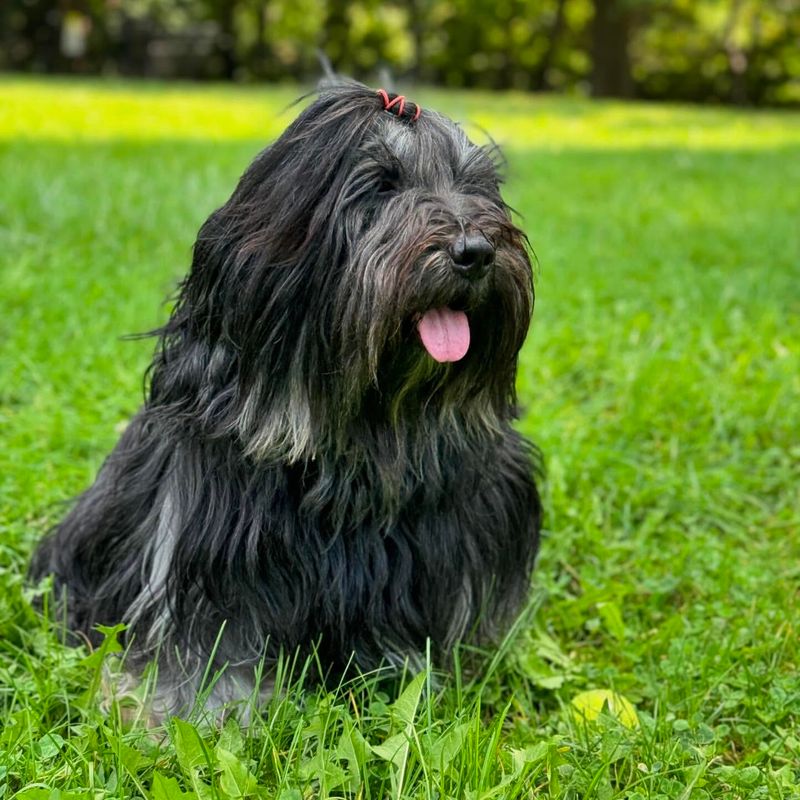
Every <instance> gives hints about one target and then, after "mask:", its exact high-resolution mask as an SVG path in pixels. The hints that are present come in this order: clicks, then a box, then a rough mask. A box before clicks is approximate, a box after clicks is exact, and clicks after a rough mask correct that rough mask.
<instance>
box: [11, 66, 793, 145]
mask: <svg viewBox="0 0 800 800" xmlns="http://www.w3.org/2000/svg"><path fill="white" fill-rule="evenodd" d="M312 89H313V87H312V86H305V87H292V86H287V87H282V88H279V89H269V90H264V89H263V88H257V87H252V88H242V87H230V86H216V87H214V88H207V87H202V86H199V85H197V84H164V85H158V84H145V85H142V84H139V83H124V84H117V83H115V84H108V83H100V82H97V81H92V80H86V81H81V82H75V81H59V82H52V83H41V82H34V81H30V80H15V79H10V78H5V79H0V96H1V97H2V100H3V102H2V105H0V140H2V139H11V138H15V137H22V138H26V139H45V140H58V141H75V140H78V141H110V140H114V139H134V140H137V141H151V140H156V139H183V140H191V141H209V140H212V141H217V140H241V139H255V140H257V141H263V140H265V139H269V138H270V137H272V136H274V135H276V134H277V133H279V132H280V131H281V130H282V129H283V128H284V127H285V126H286V124H287V123H288V122H289V121H290V120H291V119H292V117H293V115H294V113H295V111H294V109H293V108H292V104H293V103H294V101H295V100H296V99H297V98H298V97H299V96H301V95H303V94H306V93H307V92H309V91H311V90H312ZM408 92H409V96H411V97H413V98H415V99H418V100H419V101H420V103H421V104H422V105H423V106H425V105H428V106H431V107H435V108H437V109H442V110H447V112H448V113H449V114H450V115H451V116H453V117H454V118H455V119H458V120H459V121H461V122H463V123H465V124H467V125H468V126H471V127H473V129H475V132H476V135H478V136H479V135H480V133H479V130H478V129H480V128H484V129H485V130H487V131H489V132H490V133H491V135H492V136H493V137H494V138H495V139H497V140H498V141H500V142H502V143H503V144H505V145H513V146H518V147H526V146H530V147H533V146H535V147H538V148H546V149H551V150H561V149H564V148H571V147H579V148H592V149H596V148H599V149H604V148H610V147H611V148H624V149H640V148H659V147H680V148H686V149H690V150H695V149H701V150H702V149H715V150H718V149H721V150H730V149H739V148H744V147H747V148H752V149H758V150H763V149H768V148H774V147H777V146H780V145H791V144H798V143H800V119H798V117H797V115H796V114H791V113H786V112H768V111H760V112H758V113H753V114H741V113H739V112H737V111H732V110H730V109H725V108H707V109H702V110H701V109H698V108H692V107H687V106H670V105H656V104H649V105H645V104H641V105H630V104H624V103H615V102H605V103H589V102H587V101H585V100H579V99H575V100H564V99H561V98H553V97H547V96H538V97H536V96H531V95H525V94H520V93H513V92H505V93H502V94H490V93H477V92H442V91H440V90H435V89H429V88H425V87H423V88H420V89H418V90H413V89H410V90H408Z"/></svg>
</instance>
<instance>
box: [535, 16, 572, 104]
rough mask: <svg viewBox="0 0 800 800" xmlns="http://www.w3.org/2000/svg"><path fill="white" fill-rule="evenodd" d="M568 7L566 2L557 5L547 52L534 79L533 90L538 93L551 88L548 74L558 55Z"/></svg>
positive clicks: (548, 37) (549, 34) (548, 36)
mask: <svg viewBox="0 0 800 800" xmlns="http://www.w3.org/2000/svg"><path fill="white" fill-rule="evenodd" d="M566 5H567V2H566V0H558V2H557V3H556V15H555V18H554V20H553V26H552V27H551V28H550V30H549V31H548V35H547V50H545V51H544V55H543V56H542V60H541V63H540V64H539V68H538V69H537V70H536V74H535V76H534V79H533V89H534V91H537V92H544V91H546V90H547V89H549V88H550V82H549V81H548V79H547V73H548V72H549V71H550V67H551V66H552V64H553V57H554V56H555V54H556V48H557V47H558V42H559V39H561V34H562V33H563V32H564V22H565V20H566V17H565V14H564V9H565V7H566Z"/></svg>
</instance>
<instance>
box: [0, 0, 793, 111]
mask: <svg viewBox="0 0 800 800" xmlns="http://www.w3.org/2000/svg"><path fill="white" fill-rule="evenodd" d="M70 26H71V27H70ZM798 42H800V0H407V2H404V0H389V2H381V0H0V69H11V70H25V71H35V72H70V71H72V72H74V71H81V72H95V73H99V72H103V73H113V72H115V71H116V72H120V73H123V74H127V75H152V76H162V77H172V76H184V77H196V78H228V79H236V80H253V79H269V80H280V79H285V78H292V79H294V80H307V79H310V78H316V77H317V76H318V75H319V72H320V68H319V63H318V60H317V58H316V49H317V48H321V49H322V50H323V51H324V52H325V53H326V54H327V56H328V57H329V58H330V60H331V61H332V63H333V65H334V67H335V68H336V69H338V70H339V71H341V72H343V73H345V74H349V75H352V76H354V77H357V78H361V79H364V80H374V79H375V78H376V76H377V74H378V73H379V72H380V71H381V70H382V69H383V68H388V69H389V70H390V71H391V72H392V73H393V74H394V75H395V76H396V77H398V78H401V79H402V78H406V79H409V78H410V79H414V80H417V81H419V80H424V81H428V82H431V83H438V84H443V85H446V86H470V87H484V88H491V89H501V88H503V89H504V88H517V89H533V90H537V91H563V90H575V89H577V90H580V91H586V90H588V91H589V92H590V93H591V94H593V95H595V96H598V97H608V96H616V97H630V96H634V95H635V96H641V97H646V98H652V99H668V98H669V99H680V100H691V101H715V102H735V103H740V104H743V103H750V104H765V103H775V104H789V103H793V104H800V47H798Z"/></svg>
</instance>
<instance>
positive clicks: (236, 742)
mask: <svg viewBox="0 0 800 800" xmlns="http://www.w3.org/2000/svg"><path fill="white" fill-rule="evenodd" d="M219 748H222V749H223V750H227V751H228V752H229V753H233V754H234V755H235V756H240V755H241V754H242V752H243V751H244V738H243V736H242V729H241V727H240V726H239V723H238V722H237V721H236V719H235V718H234V717H229V718H228V721H227V722H226V723H225V727H224V728H223V729H222V732H221V733H220V735H219V741H218V742H217V749H218V750H219Z"/></svg>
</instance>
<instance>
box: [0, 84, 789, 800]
mask: <svg viewBox="0 0 800 800" xmlns="http://www.w3.org/2000/svg"><path fill="white" fill-rule="evenodd" d="M296 93H297V91H296V90H295V89H294V88H291V87H289V88H280V89H271V90H264V89H242V88H235V89H234V88H228V87H210V88H206V87H203V88H200V87H195V86H177V87H176V86H161V85H155V84H153V85H149V84H103V83H94V82H72V81H60V82H40V81H27V80H12V79H3V80H0V186H1V187H2V189H1V190H0V299H1V302H2V308H0V431H2V433H1V434H0V435H1V436H2V449H0V798H2V800H10V799H11V798H15V799H19V800H50V799H51V800H59V799H60V800H70V799H77V798H80V799H81V800H82V799H83V798H92V799H93V800H98V799H99V798H127V797H137V798H148V800H150V799H151V798H152V800H174V799H175V798H186V799H187V800H193V799H194V798H201V799H202V800H206V798H219V800H228V798H241V797H248V798H249V797H261V798H280V800H300V798H312V797H314V798H316V797H339V798H342V797H347V798H384V797H397V798H401V797H402V798H451V797H452V798H469V800H479V798H528V797H564V798H599V799H602V800H606V799H607V798H629V799H630V800H641V799H642V798H653V799H654V798H680V799H681V800H693V799H694V798H796V797H800V789H799V788H798V786H800V732H799V730H798V723H799V722H800V679H798V674H799V673H800V663H798V662H800V646H799V645H798V633H800V602H798V601H800V597H798V585H800V494H798V486H800V436H798V433H800V291H799V290H798V286H799V285H800V225H798V220H800V192H798V190H797V187H798V186H800V116H797V115H793V114H785V113H774V114H773V113H758V114H753V113H745V112H736V111H728V110H721V109H699V108H690V107H678V106H648V105H618V104H613V103H609V104H598V103H588V102H583V101H577V100H569V99H544V98H531V97H526V96H523V95H503V96H494V95H478V94H467V93H460V94H453V93H441V92H436V91H427V90H426V91H421V92H419V97H420V100H421V102H422V103H423V105H425V104H427V105H432V106H435V107H437V108H440V109H442V110H444V111H447V112H449V113H451V114H452V115H454V116H456V117H457V118H462V119H469V120H473V121H474V122H475V123H476V130H477V128H480V127H484V128H486V129H488V130H489V131H491V133H492V135H493V136H494V137H495V138H496V139H498V140H499V142H500V143H501V144H503V145H504V146H505V150H506V153H507V155H508V158H509V169H508V183H507V197H508V199H509V200H510V202H511V203H512V205H513V206H515V207H516V208H518V209H519V210H520V212H521V213H522V214H523V216H524V219H525V227H526V229H527V230H528V232H529V234H530V236H531V239H532V241H533V243H534V247H535V249H536V252H537V255H538V257H539V261H540V271H539V272H540V274H539V277H538V283H537V294H538V299H537V310H536V315H535V319H534V325H533V327H532V331H531V335H530V338H529V341H528V343H527V345H526V347H525V350H524V352H523V355H522V359H521V367H520V374H519V390H520V396H521V399H522V402H523V404H524V407H525V409H526V411H525V415H524V417H523V419H522V420H521V423H520V425H521V428H522V429H523V430H524V431H525V432H526V433H527V434H529V435H531V436H532V437H533V438H535V439H536V441H537V442H538V443H539V444H540V445H541V447H542V449H543V450H544V453H545V455H546V460H547V465H548V482H547V485H546V487H545V494H546V504H547V520H546V527H547V533H546V537H545V539H544V542H543V546H542V552H541V557H540V560H539V564H538V568H537V571H536V573H535V575H534V580H533V590H532V600H531V608H530V611H529V614H528V616H527V617H526V618H525V619H524V620H523V622H522V624H521V625H520V626H519V627H518V629H517V630H516V631H515V632H514V634H513V635H512V636H511V637H510V638H509V640H508V641H507V642H506V644H505V646H504V647H503V648H501V650H500V651H499V652H498V653H495V654H488V655H487V663H486V666H485V668H484V669H483V670H482V672H481V673H480V674H479V675H478V676H472V677H470V676H468V675H461V674H456V675H455V676H449V677H448V676H437V675H432V674H431V671H430V670H426V671H423V672H422V673H421V674H420V675H419V676H414V675H409V676H408V680H407V681H406V685H405V689H404V690H403V692H402V693H401V694H399V696H398V695H392V696H390V695H389V694H388V693H387V692H386V690H385V688H384V687H382V686H381V685H378V684H376V683H375V682H374V681H372V680H370V679H364V680H354V681H353V682H352V683H351V684H349V685H347V686H344V687H342V688H341V689H340V690H339V691H336V692H332V693H330V694H325V693H321V692H314V691H303V690H302V688H301V687H300V686H299V677H300V676H299V675H298V672H299V671H301V669H302V667H301V665H294V669H292V666H293V665H291V664H286V665H285V669H284V670H283V672H282V673H281V675H280V676H279V677H280V681H281V682H282V684H283V686H284V687H285V689H284V691H282V692H280V693H279V694H278V695H276V697H275V699H273V701H272V703H271V704H270V705H269V707H268V708H265V709H262V711H261V713H260V714H259V715H258V716H257V719H256V721H255V723H254V724H253V725H252V727H251V728H250V729H249V730H247V731H241V730H240V729H239V727H238V726H237V725H236V724H235V723H233V722H229V723H228V724H227V725H226V726H225V727H224V729H222V730H221V731H219V730H211V731H209V730H208V729H207V728H205V727H204V726H203V725H202V724H200V723H199V722H197V721H195V722H187V721H181V720H175V721H173V722H172V723H171V724H170V726H169V727H168V730H167V731H166V732H165V735H164V737H161V738H157V737H156V738H154V737H153V736H151V735H148V734H147V732H145V731H144V730H143V729H142V728H141V726H137V725H133V726H130V725H126V724H123V722H122V721H121V719H120V714H119V713H118V712H119V710H118V709H117V708H112V712H111V713H110V714H109V715H104V714H102V713H101V712H100V710H99V707H98V703H97V698H96V697H95V696H94V694H93V691H92V690H93V688H95V687H96V685H97V682H98V679H99V677H100V658H101V657H102V656H103V652H96V653H89V652H88V651H86V650H82V649H68V648H64V647H62V646H60V645H59V644H58V640H57V637H56V634H55V633H54V631H53V630H52V628H51V627H50V626H49V625H48V624H47V623H46V622H44V621H43V620H42V619H41V618H40V617H38V616H37V615H35V614H34V613H33V612H32V610H31V608H30V605H29V599H30V591H29V589H28V588H27V587H26V586H25V584H24V581H23V578H22V576H23V573H24V569H25V562H26V558H27V557H28V555H29V553H30V551H31V548H32V547H33V545H34V543H35V542H36V540H37V539H38V538H39V537H40V536H41V535H42V533H43V532H44V531H45V530H46V528H47V527H48V526H49V525H50V524H52V523H53V522H54V521H55V520H56V519H58V517H59V515H60V514H62V513H63V507H62V506H61V505H60V504H61V501H64V500H66V499H68V498H69V497H70V496H72V495H74V494H75V493H77V492H78V491H80V490H81V489H82V488H83V487H84V486H85V485H86V484H87V483H88V482H89V481H90V480H91V479H92V477H93V474H94V472H95V471H96V469H97V467H98V466H99V464H100V463H101V461H102V459H103V457H104V455H105V454H106V453H107V452H108V450H109V449H110V447H111V446H112V444H113V442H114V441H115V439H116V437H117V435H118V430H119V427H120V426H121V425H122V424H124V422H125V420H126V419H127V418H128V417H129V416H130V415H131V414H132V413H133V412H134V411H135V409H136V407H137V405H138V403H139V402H140V399H141V375H142V372H143V370H144V368H145V366H146V364H147V362H148V359H149V354H150V351H151V347H152V343H150V342H146V341H144V342H143V341H122V340H121V339H120V338H119V337H120V336H121V335H122V334H124V333H128V332H134V331H142V330H146V329H149V328H152V327H153V326H155V325H156V324H157V323H158V322H159V321H161V320H162V319H163V317H164V314H165V309H164V307H163V305H162V304H161V303H162V300H163V298H164V296H165V295H166V294H168V292H169V291H170V289H171V287H172V286H173V285H174V282H175V280H176V279H177V278H178V277H180V275H181V274H182V273H183V272H184V271H185V269H186V267H187V265H188V262H189V250H190V247H191V244H192V241H193V237H194V234H195V233H196V231H197V229H198V227H199V225H200V223H201V221H202V220H203V219H204V218H205V216H206V215H207V214H208V212H209V211H210V210H211V209H213V208H214V207H216V206H217V205H219V204H220V203H221V202H222V201H223V200H224V199H225V198H226V197H227V195H228V194H229V193H230V191H231V189H232V186H233V184H234V182H235V180H236V178H237V177H238V175H239V174H240V173H241V171H242V170H243V168H244V166H245V165H246V164H247V163H248V161H249V160H250V159H251V158H252V157H253V155H254V154H255V153H256V152H257V151H258V149H259V148H260V147H261V146H263V144H264V143H265V142H266V141H267V140H269V139H270V138H271V137H274V136H275V135H276V134H277V133H279V131H280V130H281V129H282V128H283V127H284V126H285V125H286V123H287V122H288V121H289V120H290V119H291V117H292V113H293V112H292V111H291V110H290V111H286V110H285V108H286V106H287V105H288V103H289V102H290V101H291V99H292V98H293V97H294V96H295V94H296ZM481 135H482V134H481V133H480V131H479V130H478V132H477V133H476V136H478V137H480V136H481ZM112 641H113V637H110V638H109V639H108V640H107V646H108V647H109V648H111V644H112ZM593 690H610V691H613V692H616V693H618V694H619V695H621V696H622V697H624V698H625V699H626V700H627V701H628V702H630V703H631V704H632V705H633V707H634V708H635V713H636V717H635V719H632V718H631V716H630V714H629V713H628V714H626V713H619V712H617V713H614V710H613V708H612V706H616V707H617V708H619V705H620V703H621V702H622V701H621V700H619V698H615V702H612V704H611V705H606V706H605V708H604V710H603V711H602V712H601V713H600V714H599V715H598V716H597V718H596V719H588V718H584V717H582V716H581V715H580V714H576V713H575V712H574V711H573V710H572V709H574V708H575V706H574V705H573V703H572V701H573V700H574V699H575V698H576V696H577V697H578V698H579V701H580V699H581V693H583V692H586V691H593ZM584 697H585V696H584ZM591 716H592V714H589V715H588V717H591Z"/></svg>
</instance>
